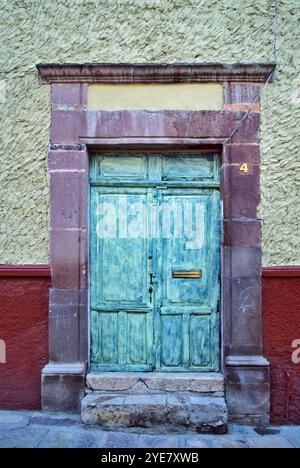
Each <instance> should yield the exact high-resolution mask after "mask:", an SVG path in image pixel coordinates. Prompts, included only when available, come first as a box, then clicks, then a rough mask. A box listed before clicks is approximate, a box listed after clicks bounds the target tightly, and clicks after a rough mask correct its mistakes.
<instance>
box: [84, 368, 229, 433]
mask: <svg viewBox="0 0 300 468" xmlns="http://www.w3.org/2000/svg"><path fill="white" fill-rule="evenodd" d="M86 382H87V396H86V397H85V398H84V399H83V400H82V410H81V417H82V422H83V423H84V424H90V425H94V424H98V425H100V426H101V427H102V428H105V429H110V430H114V429H121V428H130V427H131V428H133V427H134V428H144V429H145V428H146V429H155V431H162V432H164V431H166V430H168V431H177V432H178V431H180V430H186V429H189V430H193V431H197V432H199V433H214V434H223V433H225V432H227V423H228V411H227V405H226V402H225V397H224V390H225V385H224V377H223V375H222V374H220V373H162V372H160V373H159V372H154V373H121V372H120V373H116V372H114V373H112V372H107V373H90V374H88V375H87V379H86Z"/></svg>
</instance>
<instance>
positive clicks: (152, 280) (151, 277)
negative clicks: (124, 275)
mask: <svg viewBox="0 0 300 468" xmlns="http://www.w3.org/2000/svg"><path fill="white" fill-rule="evenodd" d="M149 276H150V284H151V286H153V284H157V281H156V280H155V278H156V276H155V275H154V274H153V273H150V274H149Z"/></svg>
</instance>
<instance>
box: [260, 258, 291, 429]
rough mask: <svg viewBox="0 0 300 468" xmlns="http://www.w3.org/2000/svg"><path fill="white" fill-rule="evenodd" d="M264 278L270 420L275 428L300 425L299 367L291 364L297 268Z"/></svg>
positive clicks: (276, 270) (271, 271)
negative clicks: (269, 373) (284, 425)
mask: <svg viewBox="0 0 300 468" xmlns="http://www.w3.org/2000/svg"><path fill="white" fill-rule="evenodd" d="M263 276H264V277H263V321H264V353H265V356H266V357H267V358H268V359H269V361H270V363H271V418H272V422H273V423H274V424H300V363H299V364H296V363H293V362H292V354H293V352H294V351H295V349H293V348H292V343H293V341H294V340H296V339H298V340H300V267H299V268H297V267H283V268H282V269H280V268H268V269H265V270H264V274H263ZM298 356H300V353H298Z"/></svg>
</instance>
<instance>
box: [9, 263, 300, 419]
mask: <svg viewBox="0 0 300 468" xmlns="http://www.w3.org/2000/svg"><path fill="white" fill-rule="evenodd" d="M49 287H50V269H49V268H48V267H44V266H42V267H41V266H32V267H30V266H26V267H20V266H18V267H12V266H9V267H8V266H1V265H0V340H3V341H4V342H5V343H6V364H2V363H0V409H39V408H40V398H41V387H40V376H41V369H42V367H43V366H44V365H45V364H46V363H47V362H48V291H49ZM263 324H264V354H265V356H266V357H267V358H268V359H269V361H270V363H271V417H272V422H273V423H275V424H300V363H299V364H295V363H293V362H292V354H293V352H294V351H295V350H294V349H293V348H292V342H293V341H294V340H296V339H298V340H300V267H299V268H295V267H284V268H266V269H264V272H263ZM299 356H300V353H299ZM0 357H1V356H0ZM0 361H1V359H0Z"/></svg>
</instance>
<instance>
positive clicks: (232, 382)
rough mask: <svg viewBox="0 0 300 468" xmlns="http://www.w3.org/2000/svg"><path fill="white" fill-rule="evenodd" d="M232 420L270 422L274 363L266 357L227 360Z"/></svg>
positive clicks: (231, 357)
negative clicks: (271, 372) (271, 379)
mask: <svg viewBox="0 0 300 468" xmlns="http://www.w3.org/2000/svg"><path fill="white" fill-rule="evenodd" d="M225 363H226V367H225V369H226V370H225V378H226V401H227V405H228V412H229V420H230V421H231V422H237V423H243V424H258V425H265V424H268V423H269V422H270V364H269V362H268V361H267V359H265V358H264V357H262V356H228V357H227V358H226V359H225Z"/></svg>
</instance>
